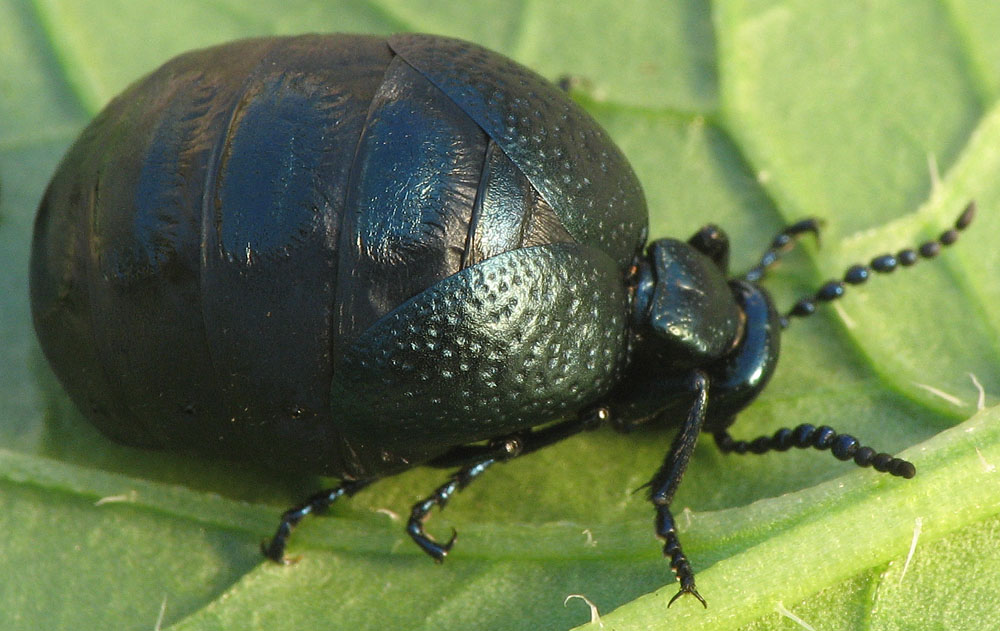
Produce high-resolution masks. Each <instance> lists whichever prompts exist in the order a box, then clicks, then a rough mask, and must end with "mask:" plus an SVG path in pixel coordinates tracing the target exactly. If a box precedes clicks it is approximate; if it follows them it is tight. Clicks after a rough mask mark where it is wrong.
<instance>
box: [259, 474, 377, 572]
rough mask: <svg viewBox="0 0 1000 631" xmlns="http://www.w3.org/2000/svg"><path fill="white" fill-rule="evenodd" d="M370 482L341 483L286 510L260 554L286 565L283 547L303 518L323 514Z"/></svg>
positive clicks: (350, 481) (262, 544)
mask: <svg viewBox="0 0 1000 631" xmlns="http://www.w3.org/2000/svg"><path fill="white" fill-rule="evenodd" d="M372 482H374V480H349V481H346V482H342V483H341V484H340V486H336V487H333V488H331V489H326V490H323V491H320V492H319V493H316V494H314V495H312V496H310V497H309V499H307V500H306V501H305V502H303V503H301V504H299V505H298V506H295V507H293V508H290V509H288V510H287V511H285V512H284V514H283V515H282V516H281V523H280V524H278V530H277V531H276V532H275V533H274V536H273V537H271V540H270V541H267V542H263V543H261V545H260V550H261V552H262V553H263V554H264V556H266V557H267V558H269V559H271V560H272V561H274V562H276V563H283V564H287V563H288V560H287V559H286V558H285V546H286V545H287V544H288V538H289V537H290V536H291V534H292V531H293V530H295V526H297V525H298V524H299V522H300V521H302V519H303V518H305V517H306V516H307V515H313V514H323V513H325V512H326V511H327V510H328V509H329V508H330V505H331V504H333V503H334V502H336V501H337V500H338V499H340V497H341V496H343V495H347V496H348V497H350V496H351V495H354V494H355V493H357V492H358V491H360V490H361V489H363V488H365V487H366V486H368V485H369V484H371V483H372Z"/></svg>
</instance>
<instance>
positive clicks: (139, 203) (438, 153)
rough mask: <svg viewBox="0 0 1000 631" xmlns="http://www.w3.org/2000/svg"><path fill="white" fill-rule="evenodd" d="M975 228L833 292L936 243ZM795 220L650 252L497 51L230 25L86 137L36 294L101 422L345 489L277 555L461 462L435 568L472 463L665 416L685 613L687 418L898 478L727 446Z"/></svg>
mask: <svg viewBox="0 0 1000 631" xmlns="http://www.w3.org/2000/svg"><path fill="white" fill-rule="evenodd" d="M971 219H972V208H971V206H970V208H969V209H968V210H967V211H966V212H965V213H964V214H963V215H962V217H961V218H960V219H959V221H958V222H957V224H956V229H955V230H949V231H948V232H946V233H944V235H942V237H941V238H940V239H939V240H938V241H932V242H929V243H927V244H925V245H924V246H922V248H921V249H920V251H919V253H918V252H916V251H914V250H909V249H908V250H904V251H902V252H900V253H899V254H898V255H896V256H890V255H886V256H883V257H878V258H876V259H874V260H873V261H872V263H871V265H870V266H855V267H853V268H851V270H849V271H848V274H847V275H846V276H845V279H844V282H847V283H860V282H863V281H864V280H865V279H866V278H867V276H868V274H869V272H870V271H879V272H884V271H891V270H892V269H894V268H895V267H896V266H897V265H898V264H902V265H909V264H912V263H913V262H915V261H916V260H917V258H918V257H919V256H920V255H922V256H924V257H930V256H934V255H935V254H936V253H937V251H938V250H939V249H940V246H941V245H942V244H944V245H947V244H950V243H951V242H952V241H954V239H955V237H956V235H957V230H961V229H962V228H964V227H965V226H966V225H968V223H969V221H971ZM815 230H816V223H815V222H814V221H811V220H807V221H804V222H800V223H798V224H795V225H793V226H791V227H789V228H788V229H787V230H785V231H783V232H782V233H781V234H779V235H778V237H777V238H776V239H775V242H774V243H773V244H772V246H771V248H770V249H769V250H768V251H767V252H766V253H765V255H764V257H763V259H762V260H761V263H760V264H759V265H758V266H757V267H755V268H754V269H752V270H751V271H750V272H749V273H747V274H746V275H744V276H742V277H740V278H730V277H729V276H728V269H727V267H728V249H729V246H728V242H727V240H726V237H725V235H724V234H723V233H722V231H720V230H719V229H717V228H715V227H713V226H708V227H706V228H705V229H703V230H701V231H699V232H698V233H697V234H695V235H694V236H693V237H692V238H691V239H690V240H688V241H687V242H683V241H677V240H674V239H661V240H658V241H655V242H653V243H652V244H651V245H650V246H649V247H648V249H645V248H644V246H645V245H646V239H647V211H646V204H645V200H644V199H643V194H642V190H641V188H640V186H639V182H638V180H637V179H636V177H635V174H634V173H633V172H632V169H631V168H630V167H629V165H628V163H627V162H626V160H625V158H624V156H623V155H622V154H621V152H620V151H619V150H618V149H617V148H616V147H615V145H614V144H613V143H612V141H611V139H610V138H609V137H608V135H607V134H606V133H605V132H604V131H603V130H602V129H601V128H600V127H599V126H598V125H597V124H596V123H595V122H594V121H593V120H592V119H591V118H590V117H589V116H588V115H587V114H586V113H584V112H583V111H582V110H581V109H580V108H579V107H577V106H576V105H575V104H574V103H573V102H572V101H570V100H569V99H568V98H566V96H565V95H564V94H563V93H562V92H561V91H559V90H558V89H557V88H556V87H554V86H553V85H552V84H550V83H548V82H547V81H545V80H544V79H542V78H541V77H539V76H538V75H536V74H534V73H532V72H530V71H529V70H527V69H525V68H523V67H521V66H519V65H517V64H515V63H513V62H511V61H510V60H508V59H505V58H504V57H501V56H499V55H497V54H495V53H491V52H489V51H487V50H484V49H482V48H479V47H477V46H474V45H471V44H468V43H465V42H461V41H457V40H452V39H446V38H442V37H434V36H427V35H396V36H393V37H389V38H387V39H384V38H376V37H365V36H348V35H331V36H302V37H288V38H271V39H257V40H246V41H240V42H235V43H232V44H228V45H225V46H219V47H216V48H210V49H206V50H201V51H196V52H193V53H189V54H186V55H182V56H181V57H178V58H176V59H174V60H173V61H170V62H169V63H167V64H166V65H164V66H163V67H162V68H160V69H159V70H157V71H156V72H154V73H153V74H151V75H150V76H148V77H146V78H145V79H142V80H141V81H139V82H138V83H136V84H135V85H133V86H132V87H130V88H129V89H128V90H127V91H126V92H125V93H124V94H122V95H121V96H119V97H118V98H116V99H115V100H114V101H112V103H111V104H110V105H108V107H107V108H106V109H105V110H104V111H103V112H102V113H101V114H100V115H99V116H98V117H97V118H96V120H94V122H92V123H91V124H90V126H89V127H87V129H86V130H85V131H84V132H83V135H82V136H81V138H80V139H79V140H78V141H77V142H76V144H74V146H73V147H72V148H71V149H70V151H69V153H68V155H67V156H66V158H65V159H64V160H63V163H62V165H61V166H60V168H59V171H58V173H57V174H56V176H55V178H54V179H53V181H52V183H51V184H50V186H49V189H48V191H47V193H46V195H45V199H44V200H43V201H42V204H41V208H40V209H39V214H38V219H37V224H36V228H35V240H34V248H33V252H32V264H31V265H32V267H31V281H32V282H31V296H32V308H33V314H34V320H35V326H36V328H37V330H38V334H39V338H40V340H41V343H42V346H43V348H44V350H45V353H46V355H47V356H48V358H49V360H50V361H51V363H52V365H53V367H54V369H55V372H56V374H57V375H58V376H59V378H60V379H61V381H62V383H63V384H64V385H65V387H66V389H67V390H68V392H69V394H70V396H71V397H72V398H73V400H74V401H75V402H76V404H77V405H78V406H79V407H80V409H81V410H82V411H83V412H84V414H85V415H86V416H87V417H88V418H89V419H90V420H91V421H92V422H93V423H94V424H95V425H96V426H97V427H98V428H100V429H101V430H102V431H103V432H105V433H106V434H108V435H109V436H111V437H112V438H114V439H116V440H119V441H121V442H124V443H127V444H130V445H139V446H148V447H158V448H169V449H182V450H189V451H190V450H194V451H197V452H201V453H205V454H210V455H221V456H225V457H232V458H239V459H244V460H249V461H252V462H256V463H260V464H262V465H265V466H268V467H272V468H276V469H280V470H286V471H301V472H310V473H319V474H324V475H330V476H336V477H338V478H340V479H341V480H342V483H341V485H340V486H338V487H336V488H334V489H331V490H327V491H323V492H322V493H319V494H317V495H315V496H314V497H312V498H310V499H309V500H308V501H306V502H305V503H304V504H303V505H301V506H299V507H296V508H294V509H292V510H290V511H288V512H287V513H286V514H285V515H284V517H283V520H282V523H281V525H280V527H279V529H278V532H277V534H276V535H275V537H274V539H273V540H272V541H271V542H270V543H269V544H268V545H267V546H266V547H265V553H266V554H267V556H269V557H271V558H272V559H275V560H281V559H283V556H284V549H285V543H286V540H287V538H288V536H289V534H290V532H291V530H292V528H293V527H294V526H295V524H297V523H298V522H299V521H300V520H301V519H302V518H303V517H304V516H305V515H307V514H309V513H312V512H317V511H321V510H323V509H325V508H326V507H327V506H329V504H330V503H331V502H333V501H334V500H336V499H337V498H338V497H340V496H341V495H344V494H347V495H350V494H353V493H354V492H356V491H358V490H359V489H361V488H363V487H365V486H367V485H368V484H370V483H371V482H373V481H374V480H377V479H379V478H382V477H385V476H388V475H392V474H394V473H398V472H400V471H403V470H405V469H408V468H410V467H413V466H416V465H421V464H429V465H434V466H445V467H455V468H457V469H459V470H458V472H457V473H456V474H454V475H453V476H452V477H451V478H450V479H449V481H448V482H447V483H446V484H444V485H443V486H441V487H440V488H438V489H437V490H436V491H435V492H434V494H433V495H431V496H430V497H428V498H427V499H426V500H424V501H422V502H420V503H418V504H417V505H415V506H414V507H413V512H412V515H411V517H410V520H409V525H408V531H409V533H410V535H411V536H412V537H413V539H414V540H415V541H416V542H417V543H418V544H419V545H420V546H421V547H422V548H423V549H424V550H425V551H427V552H428V553H429V554H430V555H431V556H433V557H434V558H435V559H437V560H441V559H443V558H444V556H445V555H446V554H447V553H448V551H449V549H450V547H451V544H452V542H453V541H454V537H453V538H452V541H449V542H447V543H444V544H442V543H438V542H435V541H434V540H433V539H432V538H431V537H429V536H428V535H426V534H425V533H424V530H423V522H424V520H425V519H426V517H427V515H428V514H429V512H430V510H431V509H432V508H433V507H434V506H439V507H443V506H444V505H445V503H446V502H447V501H448V499H449V498H450V496H451V495H452V494H453V493H454V492H455V491H456V490H458V489H460V488H462V487H464V486H465V485H467V484H468V483H469V482H470V481H471V480H472V479H474V478H475V477H477V476H478V475H479V474H480V473H482V472H483V471H484V470H485V469H486V468H487V467H489V466H490V465H491V464H493V463H495V462H498V461H505V460H509V459H511V458H514V457H516V456H518V455H523V454H526V453H530V452H532V451H536V450H537V449H539V448H541V447H544V446H546V445H550V444H552V443H555V442H557V441H559V440H562V439H563V438H566V437H568V436H570V435H573V434H575V433H578V432H580V431H582V430H585V429H590V428H593V427H596V426H598V425H600V424H601V423H602V422H604V421H606V420H608V419H613V423H614V426H615V427H616V428H618V429H621V430H626V429H628V428H630V427H632V426H634V425H635V424H637V423H640V422H644V421H647V420H650V419H654V418H660V417H667V418H669V419H671V420H674V421H676V420H681V421H682V427H681V431H680V433H679V435H678V436H677V438H676V439H675V440H674V443H673V445H672V447H671V449H670V452H669V453H668V454H667V457H666V459H665V462H664V464H663V466H662V468H661V469H660V470H659V471H658V472H657V473H656V474H655V475H654V476H653V478H652V480H651V482H650V498H651V500H652V502H653V504H654V506H655V509H656V515H657V517H656V532H657V534H658V535H659V536H660V537H661V538H663V539H664V540H665V542H666V543H665V546H664V553H665V554H666V555H667V556H668V557H669V558H670V564H671V567H672V568H673V570H674V571H675V572H676V574H677V577H678V579H679V581H680V583H681V590H680V592H679V593H678V596H679V595H680V594H683V593H690V594H693V595H694V596H696V597H697V598H698V599H699V600H701V601H702V602H703V603H704V600H702V599H701V596H700V595H698V592H697V591H696V590H695V582H694V573H693V571H692V569H691V566H690V564H689V563H688V560H687V559H686V558H685V556H684V553H683V552H682V550H681V546H680V543H679V541H678V539H677V534H676V530H675V527H674V520H673V517H672V515H671V512H670V503H671V498H672V497H673V495H674V491H675V490H676V488H677V485H678V483H679V482H680V479H681V476H682V474H683V472H684V469H685V467H686V466H687V463H688V459H689V458H690V455H691V453H692V451H693V448H694V444H695V440H696V438H697V436H698V434H699V433H700V432H701V431H709V432H711V433H713V434H714V437H715V439H716V441H717V443H718V444H719V446H720V448H721V449H722V450H723V451H727V452H728V451H734V452H738V453H745V452H747V451H752V452H754V453H761V452H764V451H767V450H771V449H778V450H784V449H788V448H790V447H792V446H795V447H808V446H814V447H817V448H821V449H827V448H828V449H832V451H833V453H834V455H836V456H837V457H839V458H842V459H848V458H853V459H854V460H855V461H856V462H857V463H858V464H860V465H862V466H869V465H873V466H874V467H875V468H876V469H878V470H880V471H887V472H889V473H892V474H894V475H899V476H903V477H911V476H912V475H913V474H914V468H913V465H911V464H910V463H908V462H905V461H902V460H899V459H896V458H893V457H891V456H889V455H887V454H876V453H875V452H874V450H871V449H869V448H867V447H861V446H860V445H859V444H858V441H856V440H855V439H854V438H852V437H851V436H847V435H837V434H836V433H835V432H834V431H833V430H832V429H830V428H825V427H821V428H814V427H812V426H810V425H802V426H800V427H798V428H796V429H795V430H781V431H779V432H777V433H776V434H775V435H774V436H771V437H762V438H759V439H757V440H755V441H753V442H751V443H747V442H743V441H735V440H733V439H732V438H731V437H730V436H729V433H728V431H727V428H728V427H729V426H730V425H731V424H732V422H733V420H734V416H735V414H736V413H737V412H739V411H740V410H742V409H743V408H744V407H746V406H747V405H748V404H749V403H750V402H751V401H752V400H753V399H754V398H755V397H756V396H757V394H758V393H759V392H760V391H761V389H762V388H763V387H764V385H765V384H766V383H767V381H768V379H769V378H770V376H771V373H772V372H773V371H774V368H775V365H776V361H777V358H778V348H779V334H780V330H781V329H782V327H783V326H784V325H785V323H786V322H787V319H786V318H784V317H781V316H780V315H779V314H778V312H777V311H776V310H775V308H774V307H773V305H772V304H771V301H770V299H769V297H768V295H767V294H766V293H765V292H764V291H763V290H762V289H761V288H760V287H759V286H758V285H757V281H758V280H760V278H761V277H762V276H763V273H764V271H765V269H766V268H767V267H768V266H769V265H770V264H772V263H773V262H774V261H776V260H777V258H778V257H779V255H780V254H781V253H782V252H783V251H784V250H785V249H786V248H787V247H789V246H790V245H791V244H792V243H793V241H794V238H795V237H796V236H798V235H800V234H802V233H806V232H815ZM843 289H844V283H843V282H839V281H834V282H831V283H828V284H827V285H825V286H824V287H823V288H822V289H821V290H820V291H819V292H818V293H817V294H816V296H815V297H814V298H810V299H806V300H803V301H801V302H800V303H799V304H798V305H797V306H796V307H795V308H794V309H793V310H792V311H791V312H789V314H788V315H790V316H802V315H808V314H809V313H811V312H812V310H813V309H814V305H815V303H816V302H817V301H825V300H831V299H833V298H836V297H837V296H839V295H840V294H841V293H843ZM675 598H676V596H675ZM671 602H672V601H671Z"/></svg>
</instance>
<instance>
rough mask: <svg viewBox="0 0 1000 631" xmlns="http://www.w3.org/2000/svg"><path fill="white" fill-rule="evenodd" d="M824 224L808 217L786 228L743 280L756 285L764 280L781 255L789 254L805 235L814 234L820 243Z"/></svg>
mask: <svg viewBox="0 0 1000 631" xmlns="http://www.w3.org/2000/svg"><path fill="white" fill-rule="evenodd" d="M822 226H823V222H822V221H821V220H819V219H816V218H815V217H807V218H805V219H802V220H800V221H797V222H795V223H793V224H791V225H790V226H786V227H785V228H784V229H783V230H782V231H781V232H779V233H778V234H776V235H775V236H774V239H772V240H771V245H770V246H768V248H767V250H766V251H765V252H764V254H763V255H762V256H761V257H760V261H759V262H758V263H757V264H756V265H754V266H753V267H752V268H750V270H749V271H747V273H746V274H744V275H743V280H745V281H747V282H751V283H756V282H758V281H760V280H761V279H763V278H764V275H765V274H766V273H767V270H768V269H769V268H770V267H771V266H772V265H774V264H775V263H777V262H778V261H779V260H780V259H781V255H782V254H784V253H785V252H788V251H789V250H790V249H792V247H794V246H795V244H796V243H797V242H798V239H799V237H801V236H802V235H804V234H812V235H813V236H815V237H816V241H817V242H818V241H819V231H820V228H822Z"/></svg>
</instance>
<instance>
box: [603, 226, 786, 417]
mask: <svg viewBox="0 0 1000 631" xmlns="http://www.w3.org/2000/svg"><path fill="white" fill-rule="evenodd" d="M706 230H712V231H714V232H713V235H714V236H713V237H712V239H711V241H710V243H711V244H713V245H718V244H720V243H721V244H722V246H721V247H702V246H703V245H704V244H703V243H700V242H696V239H697V237H698V236H699V235H703V234H704V233H705V231H704V230H703V231H702V232H700V233H699V234H698V235H696V236H695V238H693V239H692V241H691V242H689V243H684V242H682V241H677V240H675V239H661V240H658V241H654V242H653V243H652V244H650V246H649V248H648V249H647V251H646V254H645V256H643V257H640V259H639V260H638V261H637V262H636V266H635V274H634V280H633V282H634V294H633V303H632V313H631V322H632V328H631V330H632V342H633V347H632V359H631V362H630V365H629V372H628V374H627V375H626V376H625V378H624V379H623V380H622V381H623V383H622V386H620V387H619V390H618V393H617V394H618V396H616V397H615V398H616V399H619V401H618V402H616V408H615V409H616V416H621V418H623V419H624V422H625V423H627V424H634V423H637V422H641V421H642V420H646V419H648V418H651V417H654V416H660V415H662V414H670V413H672V412H674V411H676V412H677V413H680V414H684V413H686V411H687V408H688V407H690V394H689V393H688V392H687V388H686V387H685V386H684V384H685V383H687V380H688V377H689V375H690V373H691V371H692V370H695V369H698V370H701V371H703V372H704V373H705V374H706V375H707V376H708V378H709V383H710V393H711V395H710V397H709V405H708V416H707V419H706V427H707V428H712V427H715V426H725V425H727V424H728V423H729V420H730V419H731V418H732V417H733V416H734V415H735V414H736V413H737V412H739V411H740V410H742V409H743V408H744V407H746V406H747V405H749V404H750V402H751V401H753V399H754V398H755V397H756V396H757V394H758V393H760V391H761V390H762V389H763V388H764V386H765V385H766V384H767V381H768V379H770V377H771V374H772V373H773V372H774V368H775V366H776V365H777V360H778V351H779V343H780V333H781V317H780V315H779V314H778V312H777V311H776V310H775V308H774V305H773V303H772V302H771V299H770V297H769V296H768V295H767V293H766V292H765V291H764V290H763V289H762V288H760V287H759V286H757V285H756V284H755V283H752V282H748V281H745V280H739V279H728V278H727V277H726V269H725V267H726V263H727V259H728V248H727V247H726V246H725V235H724V234H723V233H722V232H721V231H720V230H718V229H717V228H714V227H709V228H707V229H706Z"/></svg>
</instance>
